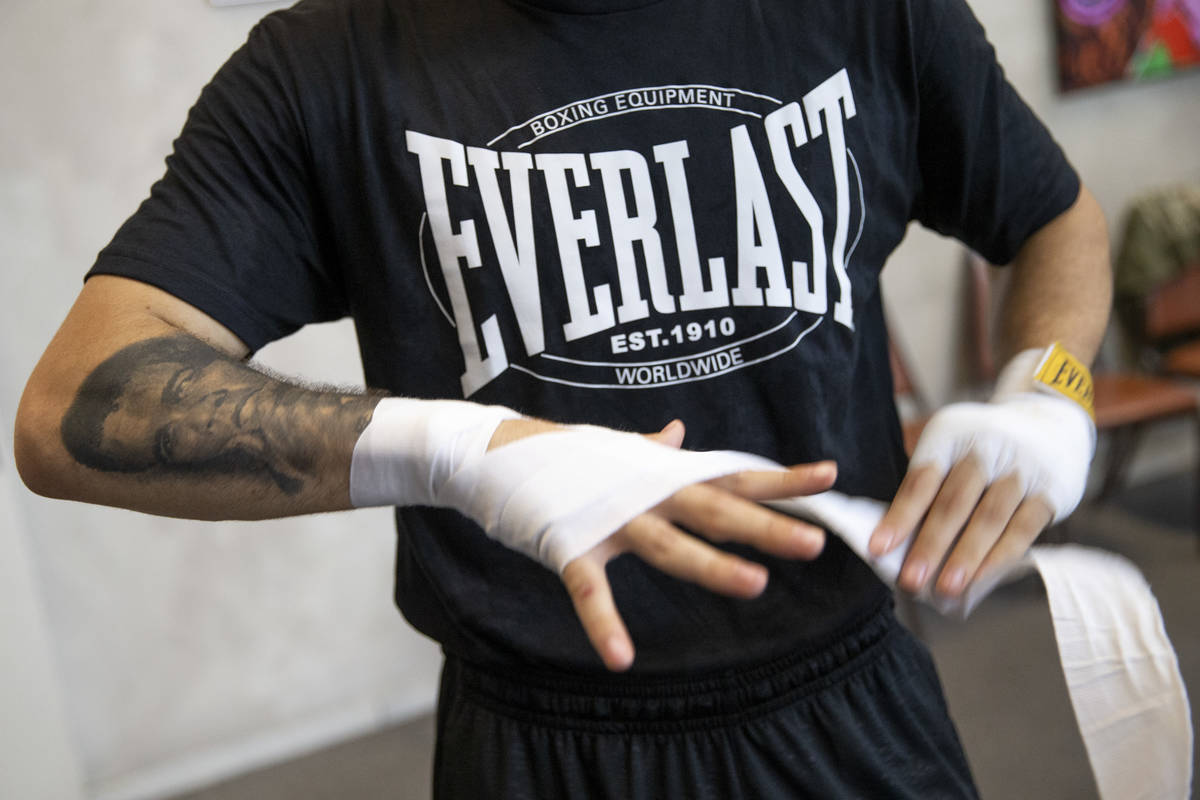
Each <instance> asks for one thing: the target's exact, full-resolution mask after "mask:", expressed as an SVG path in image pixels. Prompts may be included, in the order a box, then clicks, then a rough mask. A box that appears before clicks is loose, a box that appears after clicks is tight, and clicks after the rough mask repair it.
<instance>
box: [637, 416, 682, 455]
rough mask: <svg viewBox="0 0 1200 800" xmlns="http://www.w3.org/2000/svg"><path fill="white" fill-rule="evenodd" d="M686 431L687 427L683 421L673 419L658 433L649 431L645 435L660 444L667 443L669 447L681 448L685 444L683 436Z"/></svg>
mask: <svg viewBox="0 0 1200 800" xmlns="http://www.w3.org/2000/svg"><path fill="white" fill-rule="evenodd" d="M686 432H687V428H685V427H684V424H683V421H682V420H678V419H673V420H671V421H670V422H668V423H667V424H666V426H665V427H664V428H663V429H662V430H661V431H659V432H658V433H647V434H644V435H645V437H646V438H647V439H649V440H650V441H652V442H658V443H659V444H665V445H666V446H667V447H674V448H676V449H679V448H680V447H682V446H683V437H684V434H685V433H686Z"/></svg>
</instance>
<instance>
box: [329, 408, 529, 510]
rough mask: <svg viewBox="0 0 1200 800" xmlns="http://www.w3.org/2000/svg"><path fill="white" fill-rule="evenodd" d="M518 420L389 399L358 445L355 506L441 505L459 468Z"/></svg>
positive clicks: (501, 413)
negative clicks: (504, 424) (445, 487)
mask: <svg viewBox="0 0 1200 800" xmlns="http://www.w3.org/2000/svg"><path fill="white" fill-rule="evenodd" d="M518 418H520V414H518V413H517V412H516V411H513V410H512V409H509V408H505V407H503V406H484V405H479V404H477V403H471V402H467V401H464V400H416V399H412V398H403V397H386V398H384V399H383V400H381V401H379V404H378V405H376V406H375V411H374V413H373V414H372V416H371V421H370V423H368V425H367V427H366V428H365V429H364V430H363V432H362V434H360V435H359V438H358V441H357V442H356V443H355V445H354V452H353V455H352V457H351V461H350V504H351V505H352V506H354V507H356V508H362V507H365V506H384V505H435V504H436V498H437V495H438V492H439V491H440V489H441V487H442V486H443V485H444V484H445V482H446V481H447V480H449V478H450V476H451V475H453V474H454V472H455V471H456V470H457V469H458V467H459V466H460V465H461V464H462V463H463V462H464V461H466V460H467V459H469V458H472V457H478V456H480V455H482V454H483V453H484V452H485V451H486V450H487V449H488V446H489V442H490V441H491V439H492V437H493V435H494V434H495V433H496V429H497V428H498V426H499V425H500V424H501V423H502V422H504V421H505V420H512V419H518Z"/></svg>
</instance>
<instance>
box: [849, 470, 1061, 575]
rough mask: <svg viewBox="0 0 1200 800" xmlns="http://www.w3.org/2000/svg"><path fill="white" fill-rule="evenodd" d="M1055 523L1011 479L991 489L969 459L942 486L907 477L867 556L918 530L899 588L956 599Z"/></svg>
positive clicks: (932, 473) (925, 473) (924, 476)
mask: <svg viewBox="0 0 1200 800" xmlns="http://www.w3.org/2000/svg"><path fill="white" fill-rule="evenodd" d="M1052 517H1053V511H1052V510H1051V508H1050V506H1049V505H1048V504H1047V503H1046V502H1045V501H1044V500H1043V499H1041V498H1038V497H1033V498H1028V499H1026V498H1025V497H1024V489H1023V487H1022V485H1021V482H1020V480H1019V479H1018V478H1017V476H1016V475H1011V474H1010V475H1006V476H1004V477H1002V478H1000V479H998V480H996V481H995V482H993V483H991V484H990V485H989V484H988V483H987V476H986V475H984V474H983V472H982V470H981V469H980V468H979V466H978V464H977V462H976V461H975V460H974V459H972V458H968V459H965V460H963V461H960V462H958V463H957V464H955V465H954V467H953V468H952V469H951V470H950V472H949V473H948V474H947V475H946V476H945V479H944V480H943V479H941V478H940V475H939V472H938V470H936V469H934V468H931V467H921V468H918V469H916V470H912V471H910V472H909V474H908V475H906V476H905V479H904V482H903V484H902V485H901V490H900V492H898V493H897V495H896V500H895V501H894V502H893V504H892V507H891V508H889V510H888V512H887V514H885V515H884V519H883V520H881V522H880V524H879V526H878V528H877V529H876V531H875V533H874V535H873V538H872V541H871V550H872V553H873V554H874V555H880V554H882V553H885V552H888V551H889V550H890V549H893V548H895V547H896V546H898V545H900V544H902V543H903V542H904V541H905V540H907V539H908V538H909V537H910V536H912V533H913V530H914V529H915V530H916V536H915V538H914V539H913V543H912V546H911V547H910V548H909V551H908V554H907V555H906V557H905V560H904V566H903V567H902V568H901V571H900V576H899V578H898V580H897V584H898V585H899V586H900V588H901V589H904V590H906V591H909V592H919V591H921V590H922V589H924V588H925V587H926V586H927V585H929V584H930V583H932V584H933V586H934V588H935V590H936V591H937V592H938V593H939V594H942V595H946V596H950V597H954V596H958V595H960V594H962V592H963V591H964V590H965V589H966V588H967V586H969V585H970V583H971V581H973V580H974V579H975V578H976V577H978V576H979V575H980V574H981V573H982V572H984V571H987V570H990V569H993V568H995V567H999V566H1001V565H1003V564H1007V563H1009V562H1011V561H1013V560H1015V559H1017V558H1020V557H1021V556H1022V555H1023V554H1024V553H1025V551H1026V550H1028V549H1029V547H1030V546H1031V545H1032V544H1033V542H1034V541H1035V540H1036V539H1037V537H1038V535H1039V534H1040V533H1041V532H1042V530H1043V529H1044V528H1045V527H1046V525H1048V524H1049V523H1050V521H1051V519H1052ZM884 543H886V545H887V546H886V548H885V547H883V546H882V545H883V544H884Z"/></svg>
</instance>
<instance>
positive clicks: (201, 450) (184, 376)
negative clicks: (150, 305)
mask: <svg viewBox="0 0 1200 800" xmlns="http://www.w3.org/2000/svg"><path fill="white" fill-rule="evenodd" d="M376 402H378V398H377V397H367V396H363V395H353V394H345V393H339V392H331V391H314V390H312V389H308V388H304V387H301V386H296V385H293V384H290V383H285V382H282V381H279V380H276V379H274V378H272V377H270V376H268V375H265V374H263V373H262V372H259V371H257V370H255V369H252V368H250V367H248V366H246V365H244V364H242V363H240V362H238V361H235V360H233V359H231V358H229V357H228V356H226V355H224V354H222V353H220V352H219V351H217V350H214V349H213V348H211V347H209V346H208V345H206V344H204V343H203V342H201V341H199V340H198V339H195V338H192V337H190V336H186V335H178V336H166V337H161V338H155V339H147V340H145V341H141V342H137V343H136V344H132V345H130V346H128V347H126V348H124V349H123V350H120V351H118V352H117V353H116V354H115V355H113V356H111V357H110V358H108V359H107V360H106V361H104V362H103V363H102V364H100V365H99V366H98V367H96V369H95V370H94V371H93V372H92V373H91V374H90V375H88V377H87V378H86V379H85V380H84V382H83V385H82V386H81V387H80V389H79V393H78V394H77V395H76V397H75V400H74V402H73V403H72V404H71V407H70V409H69V410H68V411H67V414H66V416H65V417H64V418H63V423H62V430H61V433H62V440H63V444H64V445H65V446H66V448H67V451H68V452H69V453H70V454H71V456H72V457H73V458H75V460H76V461H78V462H79V463H80V464H83V465H85V466H88V467H92V468H93V469H98V470H104V471H106V472H123V473H143V474H146V475H171V474H174V475H179V474H185V473H186V474H194V475H200V476H208V477H218V476H221V477H238V476H241V477H247V478H251V479H255V480H261V481H265V482H269V483H270V484H274V486H276V487H278V488H279V489H280V490H282V491H283V492H285V493H287V494H289V495H295V494H297V493H299V492H300V491H301V490H303V489H304V487H305V486H306V484H307V483H308V482H309V481H311V480H312V479H313V478H315V477H316V476H317V474H318V472H319V471H320V470H321V469H322V467H323V457H324V456H325V455H327V454H329V453H331V452H334V450H335V449H336V448H338V447H343V448H344V447H347V446H353V442H354V441H355V440H356V439H357V436H358V434H359V433H361V432H362V430H363V428H365V427H366V425H367V423H368V422H369V421H370V418H371V411H372V409H373V408H374V406H375V403H376ZM347 440H348V441H349V445H347Z"/></svg>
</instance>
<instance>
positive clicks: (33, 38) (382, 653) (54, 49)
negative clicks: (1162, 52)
mask: <svg viewBox="0 0 1200 800" xmlns="http://www.w3.org/2000/svg"><path fill="white" fill-rule="evenodd" d="M283 5H284V4H282V3H259V4H256V5H248V6H233V7H227V8H217V7H214V6H212V5H210V4H209V3H207V2H205V0H108V2H104V3H97V2H93V1H92V0H57V2H53V3H44V2H38V1H37V0H6V2H5V3H4V5H3V12H2V17H3V24H2V25H0V97H2V98H3V108H4V114H3V118H2V120H3V121H2V122H0V252H3V253H4V256H5V261H6V263H5V266H4V269H3V271H2V272H0V297H3V298H4V299H3V313H2V314H0V428H2V429H3V431H4V434H3V436H2V437H0V609H3V611H2V613H0V642H2V645H0V675H2V676H3V681H0V752H3V753H4V754H5V755H4V758H3V762H4V767H3V769H0V796H2V797H6V798H7V797H12V798H47V799H52V800H59V799H62V800H74V799H75V798H104V799H105V800H134V799H136V798H158V797H167V796H170V795H173V794H177V793H179V792H184V791H187V790H190V789H193V788H195V787H198V786H202V785H205V784H208V783H211V782H214V781H218V780H220V779H223V778H228V777H230V776H233V775H237V774H239V773H243V772H245V771H247V770H251V769H254V768H256V767H261V766H264V765H268V764H272V763H276V762H279V761H281V760H285V759H289V758H292V757H295V756H297V755H300V754H303V753H306V752H309V751H312V750H314V749H317V748H320V747H323V746H326V745H332V744H336V743H340V742H344V741H346V740H348V739H351V738H353V737H356V736H360V735H364V734H370V733H372V732H376V731H380V730H383V729H386V728H388V726H392V725H395V724H397V723H401V722H404V721H407V720H413V719H417V718H420V717H421V716H422V715H424V714H427V713H428V712H429V710H430V709H431V707H432V703H433V699H434V694H435V689H436V682H437V671H438V667H439V663H440V658H439V654H438V651H437V649H436V648H435V647H434V646H433V645H432V644H431V643H430V642H429V641H427V640H425V639H424V638H422V637H421V636H419V635H417V634H415V633H414V632H412V631H411V630H410V629H409V628H407V626H406V625H405V624H404V623H403V621H402V620H401V619H400V617H399V616H398V614H397V613H396V612H395V610H394V609H393V607H392V606H391V603H390V596H391V581H392V575H391V567H392V551H393V532H392V525H391V519H390V515H389V513H388V512H387V511H385V510H381V509H373V510H364V511H357V512H353V513H351V514H340V515H332V516H326V517H310V518H299V519H291V520H284V521H279V522H271V523H254V524H234V523H227V524H197V523H190V522H183V521H174V520H163V519H155V518H150V517H147V516H142V515H138V514H133V513H128V512H123V511H116V510H110V509H102V508H95V507H89V506H84V505H80V504H74V503H59V502H50V501H46V500H43V499H41V498H38V497H36V496H33V495H32V494H30V493H29V492H27V491H26V490H25V489H24V488H23V487H22V486H21V485H20V482H19V480H18V479H17V477H16V475H15V470H14V468H13V464H12V457H11V443H12V440H11V424H12V418H13V414H14V412H15V409H16V405H17V401H18V399H19V396H20V391H21V387H22V386H23V384H24V381H25V379H26V377H27V376H28V374H29V372H30V371H31V369H32V368H33V365H34V363H35V361H36V359H37V357H38V356H39V354H40V352H41V350H42V348H43V347H44V346H45V343H46V342H47V341H48V340H49V338H50V337H51V335H52V334H53V332H54V329H55V327H56V325H57V323H58V321H59V320H61V319H62V317H63V316H64V314H65V312H66V310H67V308H68V306H69V304H70V302H71V300H72V299H73V297H74V296H75V294H76V292H77V291H78V288H79V281H80V277H81V276H82V274H83V272H84V270H85V269H86V268H87V267H88V266H89V265H90V264H91V262H92V260H93V258H94V256H95V254H96V252H97V251H98V250H99V249H100V248H101V247H102V246H103V245H104V244H105V243H106V242H107V241H108V239H109V238H110V237H111V235H112V233H113V232H114V231H115V230H116V228H117V226H118V225H119V224H120V223H121V222H122V221H123V220H124V218H125V217H126V216H127V215H128V214H129V213H130V212H131V211H132V210H133V209H134V208H135V207H136V205H137V204H138V203H139V202H140V201H141V199H142V198H143V196H144V195H145V193H146V190H147V187H148V186H149V185H150V184H151V182H152V181H153V180H155V179H156V178H157V177H158V176H159V174H160V173H161V170H162V158H163V156H165V154H166V153H167V152H168V151H169V148H170V143H171V141H172V139H173V138H174V136H175V135H176V134H177V132H178V129H179V126H180V124H181V122H182V120H183V119H184V115H185V113H186V111H187V109H188V107H189V106H190V105H191V103H192V102H193V101H194V99H195V97H196V95H197V93H198V91H199V89H200V87H201V86H202V85H203V84H204V83H205V82H206V81H207V80H208V78H209V77H210V76H211V74H212V73H213V71H214V70H215V69H216V68H217V66H219V65H220V63H221V62H222V61H223V60H224V59H225V58H226V57H227V56H228V54H229V53H230V52H232V50H233V49H235V48H236V47H237V46H238V45H239V44H240V43H241V41H242V40H243V39H244V38H245V35H246V33H247V31H248V30H249V28H250V27H251V25H252V24H253V23H254V22H255V21H256V20H257V19H258V18H259V17H260V16H261V15H262V14H264V13H267V12H268V11H271V10H273V9H275V8H279V7H282V6H283ZM971 5H972V6H973V8H974V9H975V11H976V13H977V15H978V16H979V17H980V18H981V20H982V21H983V23H984V25H985V27H986V28H987V29H988V32H989V35H990V37H991V39H992V41H993V42H994V44H995V45H996V47H997V50H998V52H999V56H1000V60H1001V62H1002V63H1003V64H1004V65H1005V68H1006V70H1007V72H1008V74H1009V77H1010V80H1012V82H1013V83H1014V84H1015V85H1016V86H1017V88H1018V89H1019V90H1020V91H1021V93H1022V94H1023V95H1024V97H1025V98H1026V99H1027V101H1028V102H1029V103H1030V104H1031V105H1032V106H1033V108H1034V109H1035V110H1036V111H1037V112H1038V113H1039V114H1040V115H1041V116H1042V118H1043V119H1044V120H1045V121H1046V123H1047V124H1048V125H1049V127H1050V129H1051V130H1052V131H1053V132H1054V134H1055V136H1056V137H1057V138H1058V140H1059V141H1060V142H1061V143H1062V144H1063V146H1064V148H1065V149H1066V151H1067V152H1068V154H1069V155H1070V157H1071V159H1072V160H1073V162H1074V163H1075V165H1076V166H1077V168H1078V169H1079V171H1080V173H1081V174H1082V176H1083V179H1084V180H1085V182H1086V183H1087V184H1088V186H1089V187H1090V188H1091V190H1092V191H1093V192H1094V193H1095V195H1096V196H1097V198H1098V199H1099V201H1100V203H1101V205H1102V206H1103V208H1104V211H1105V212H1106V214H1107V215H1108V218H1109V221H1110V226H1111V228H1112V232H1113V236H1114V237H1116V236H1119V234H1120V230H1121V220H1122V217H1123V212H1124V210H1125V209H1126V207H1127V206H1128V204H1129V202H1130V201H1131V200H1132V199H1133V198H1135V197H1137V196H1138V195H1140V194H1141V193H1143V192H1145V191H1147V190H1149V189H1152V188H1154V187H1157V186H1164V185H1170V184H1174V183H1178V182H1179V181H1181V180H1192V181H1197V180H1200V146H1197V138H1196V137H1197V134H1196V132H1197V131H1200V73H1198V72H1195V71H1194V72H1192V73H1191V74H1184V75H1179V76H1177V77H1174V78H1171V79H1166V80H1162V81H1158V82H1152V83H1142V84H1120V85H1113V86H1108V87H1104V88H1099V89H1092V90H1087V91H1082V92H1078V93H1073V94H1069V95H1061V94H1060V93H1059V92H1058V91H1057V88H1056V77H1055V66H1054V64H1055V62H1054V58H1055V54H1054V33H1053V22H1052V11H1051V4H1050V3H1049V2H1047V0H971ZM960 253H961V251H960V248H959V246H958V245H957V244H955V243H953V242H950V241H947V240H945V239H941V238H939V237H938V236H936V235H933V234H930V233H928V232H925V231H922V230H919V229H913V230H912V231H911V232H910V235H909V237H908V238H907V239H906V241H905V243H904V245H903V246H902V247H901V249H900V251H899V252H898V253H897V254H896V255H895V257H894V258H893V260H892V262H891V263H890V264H889V266H888V269H887V271H886V272H885V290H886V293H887V300H888V308H889V312H890V314H891V319H892V325H893V328H894V333H895V336H896V338H897V340H898V341H899V342H900V343H901V344H902V345H903V346H904V348H905V350H906V352H907V354H908V356H909V358H910V360H911V366H912V368H913V372H914V373H915V376H916V378H917V380H918V381H919V382H920V384H921V385H922V387H923V388H924V390H925V391H926V393H927V394H928V395H929V396H930V397H931V398H932V399H933V400H934V401H943V400H946V399H949V398H952V397H954V396H955V392H956V391H957V389H958V387H959V381H960V378H959V376H960V375H961V372H962V370H961V366H962V365H961V352H960V347H959V344H958V342H959V339H960V331H961V330H962V329H963V326H964V319H963V310H962V303H961V296H962V294H961V292H962V281H963V278H964V273H963V271H962V270H961V269H960ZM1117 349H1118V348H1116V347H1115V345H1114V344H1113V343H1112V342H1110V343H1109V344H1108V346H1107V347H1106V355H1107V356H1108V357H1109V358H1111V359H1116V358H1117V357H1118V356H1119V354H1118V352H1117ZM260 359H261V361H262V362H264V363H266V364H267V365H269V366H271V367H273V368H274V369H276V370H279V371H281V372H284V373H289V374H299V375H303V376H306V377H310V378H314V379H317V380H320V381H325V382H332V383H339V384H353V383H360V382H361V375H360V374H359V373H358V372H357V370H356V369H355V367H354V366H353V365H354V363H355V360H356V358H355V354H354V339H353V331H352V328H351V327H350V326H349V325H348V324H333V325H325V326H318V327H317V328H314V329H309V330H306V331H304V332H302V333H300V334H298V335H296V336H294V337H292V338H290V339H288V340H285V341H282V342H279V343H276V344H273V345H270V346H269V347H267V348H266V349H265V350H264V351H263V352H262V353H261V356H260ZM1198 457H1200V454H1197V453H1196V452H1195V443H1194V437H1193V436H1192V435H1191V434H1190V429H1188V428H1187V423H1186V422H1182V423H1180V426H1179V427H1175V428H1172V427H1171V426H1167V427H1165V428H1162V429H1160V430H1158V431H1157V432H1156V435H1154V436H1152V437H1151V438H1150V439H1149V440H1148V441H1146V442H1145V443H1144V445H1143V447H1142V448H1141V449H1140V450H1139V451H1138V453H1137V454H1136V463H1134V464H1133V469H1132V472H1131V475H1130V481H1131V482H1132V483H1133V484H1134V485H1138V484H1148V483H1152V482H1154V481H1155V480H1157V479H1160V478H1163V477H1164V476H1170V475H1173V474H1178V473H1183V472H1186V471H1188V470H1190V469H1193V465H1194V464H1195V463H1196V460H1197V458H1198ZM1190 491H1196V487H1195V485H1194V484H1193V485H1192V489H1191V490H1190ZM1093 519H1100V518H1099V517H1095V516H1094V517H1093ZM1144 544H1145V543H1144V542H1143V545H1144ZM1170 546H1175V545H1170ZM1180 552H1181V553H1190V554H1191V558H1193V559H1194V560H1193V561H1192V562H1191V563H1188V561H1187V556H1182V557H1181V558H1182V561H1180V559H1174V558H1173V557H1172V559H1168V560H1174V561H1175V562H1176V563H1179V564H1180V567H1179V568H1180V569H1186V570H1190V572H1185V573H1182V574H1183V576H1184V578H1183V579H1184V580H1185V581H1186V580H1187V577H1186V576H1187V575H1191V585H1192V586H1195V585H1200V584H1197V583H1196V582H1195V575H1196V574H1197V572H1196V570H1197V569H1200V557H1197V556H1196V554H1195V553H1196V551H1195V548H1194V547H1192V548H1191V549H1190V550H1189V549H1188V548H1187V547H1186V546H1185V547H1183V549H1182V550H1180ZM1148 557H1149V558H1154V556H1153V554H1151V555H1150V556H1148ZM1150 577H1151V581H1152V583H1154V580H1155V577H1154V576H1153V575H1151V576H1150ZM1155 588H1156V591H1159V592H1160V598H1162V591H1163V589H1161V588H1160V587H1159V586H1157V585H1156V586H1155ZM1168 591H1171V590H1168ZM1189 594H1191V592H1189ZM1163 602H1164V611H1165V612H1167V613H1168V624H1169V626H1172V627H1171V628H1170V630H1171V633H1172V636H1173V637H1174V638H1175V640H1176V645H1177V647H1179V648H1180V654H1181V660H1185V661H1187V662H1188V663H1189V664H1191V665H1192V666H1191V669H1192V672H1191V674H1196V666H1195V665H1196V661H1197V655H1198V654H1197V653H1196V649H1197V648H1196V646H1195V644H1194V643H1195V642H1196V641H1197V640H1198V639H1200V621H1198V620H1196V619H1195V615H1194V614H1191V615H1188V616H1187V617H1186V618H1184V619H1182V620H1179V619H1178V618H1177V617H1172V616H1171V613H1170V612H1169V610H1168V609H1166V600H1165V599H1164V600H1163ZM1191 602H1192V608H1193V609H1194V607H1195V605H1194V598H1192V601H1191ZM937 624H938V623H936V621H935V622H933V623H930V625H931V626H933V627H936V626H937ZM1005 624H1009V625H1010V627H1011V625H1012V624H1015V623H1003V622H1002V623H1000V626H1001V627H1000V630H1003V629H1004V625H1005ZM1018 627H1019V626H1018ZM952 646H960V647H961V646H963V645H952ZM1008 647H1011V645H1008ZM989 658H990V660H992V661H993V662H995V661H996V660H997V659H998V658H999V655H993V656H991V657H989ZM1047 663H1048V664H1049V662H1047ZM1050 666H1052V664H1050ZM1031 679H1032V678H1030V677H1029V676H1028V675H1026V676H1024V677H1023V678H1022V680H1026V681H1028V680H1031ZM970 680H971V679H970V677H969V676H966V675H964V676H963V678H962V686H960V685H959V682H960V679H959V678H958V677H956V676H954V675H951V676H948V679H947V682H948V684H950V683H953V684H954V685H951V686H949V688H950V689H951V699H952V702H953V701H954V700H955V699H956V697H959V696H961V697H965V698H967V699H964V700H963V701H962V702H963V703H964V704H965V705H964V706H963V707H962V708H961V709H956V714H959V713H961V714H968V713H970V712H969V708H970V695H971V693H972V691H975V692H977V693H978V694H987V692H988V691H993V692H994V689H991V690H989V689H988V687H987V684H988V680H987V679H986V678H984V677H983V676H979V678H978V680H979V685H978V687H977V688H976V689H972V688H970V687H971V684H970ZM964 686H965V687H966V688H963V687H964ZM1197 691H1200V686H1193V693H1195V692H1197ZM956 693H957V694H956ZM1063 702H1065V701H1063ZM993 730H994V731H995V732H996V737H995V738H997V739H998V740H999V741H1000V742H1001V743H1000V744H996V745H994V747H997V748H1002V747H1003V741H1004V740H1005V737H1007V738H1008V739H1011V740H1012V741H1013V744H1014V746H1019V745H1020V743H1019V742H1018V741H1017V740H1018V739H1020V738H1021V734H1020V731H1021V726H1020V725H1014V727H1013V728H1012V732H1011V734H1010V733H1007V732H1006V731H1007V729H1006V728H1005V727H1004V725H1003V724H1001V723H995V724H994V725H993ZM964 736H965V738H967V739H968V740H969V739H970V738H971V737H970V736H969V735H968V734H967V733H964ZM970 746H971V743H970V741H968V747H969V748H970ZM1013 752H1016V751H1013ZM972 757H973V758H974V756H972ZM1047 757H1048V758H1050V757H1052V755H1049V754H1048V755H1047ZM1026 768H1028V767H1027V766H1023V767H1022V769H1026ZM368 777H369V776H368ZM290 796H291V797H299V796H300V795H299V794H297V793H295V792H292V793H290ZM312 796H314V797H315V796H318V795H312ZM341 796H348V795H341ZM364 796H370V795H364ZM380 796H383V792H382V790H381V794H380ZM389 796H391V795H389ZM985 796H987V795H986V794H985ZM1014 796H1015V795H1014ZM1046 796H1050V795H1046Z"/></svg>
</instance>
